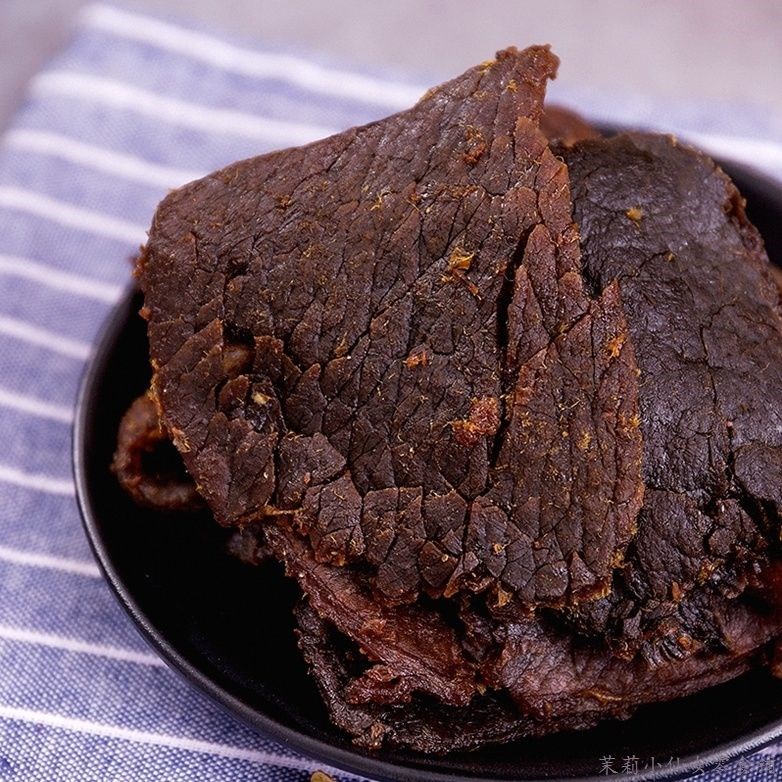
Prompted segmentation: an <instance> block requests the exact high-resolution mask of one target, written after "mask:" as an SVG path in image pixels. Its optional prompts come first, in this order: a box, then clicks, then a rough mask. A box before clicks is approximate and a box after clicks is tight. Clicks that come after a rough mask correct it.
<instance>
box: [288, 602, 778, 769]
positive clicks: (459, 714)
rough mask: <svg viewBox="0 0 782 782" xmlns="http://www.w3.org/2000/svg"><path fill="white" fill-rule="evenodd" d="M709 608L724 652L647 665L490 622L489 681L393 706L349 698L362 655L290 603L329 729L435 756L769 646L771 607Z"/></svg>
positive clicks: (647, 691) (654, 697) (722, 667)
mask: <svg viewBox="0 0 782 782" xmlns="http://www.w3.org/2000/svg"><path fill="white" fill-rule="evenodd" d="M712 609H713V613H714V616H717V617H719V621H720V622H721V625H722V627H723V631H724V634H725V637H726V640H727V643H728V647H727V648H726V650H725V651H722V652H708V651H702V652H699V653H698V654H696V655H693V656H690V657H689V658H688V659H687V660H684V661H681V660H673V661H671V660H668V661H666V662H663V663H661V664H660V665H658V666H656V667H654V668H649V667H648V666H647V665H646V664H645V663H644V662H643V660H642V659H641V658H637V659H635V660H633V661H627V660H622V659H619V658H611V657H610V656H609V655H607V654H606V652H605V650H603V649H601V648H599V647H595V646H589V645H584V644H579V643H577V642H574V641H573V639H571V638H568V637H567V636H563V635H562V634H559V633H557V632H555V631H552V630H546V629H545V628H543V627H542V626H541V625H540V623H538V622H532V621H531V622H526V623H512V624H509V625H504V626H501V627H499V628H496V629H495V633H496V634H497V636H498V638H500V639H501V641H500V648H501V652H500V653H499V655H498V656H496V657H495V658H493V659H491V660H489V661H488V662H487V663H486V664H485V665H484V666H483V669H484V674H485V675H486V677H487V679H489V680H491V681H492V684H491V685H490V686H489V688H488V689H487V690H485V691H484V692H483V694H478V695H476V696H475V697H474V698H473V699H472V701H471V702H470V704H469V705H468V706H466V707H458V708H457V707H453V706H448V705H445V704H443V703H442V702H439V701H437V700H434V699H432V698H428V697H427V696H422V695H421V694H420V693H416V694H415V695H413V696H412V697H411V698H410V699H409V700H407V701H405V702H404V703H396V704H394V703H384V702H383V701H382V700H379V699H376V700H374V701H372V702H364V701H362V702H357V701H356V700H355V699H351V698H350V697H349V693H350V692H351V685H352V684H353V683H355V681H356V679H357V677H359V678H360V677H361V676H362V674H361V671H362V669H363V668H365V667H366V665H367V663H366V660H365V659H364V655H363V654H362V653H361V652H360V651H359V650H358V648H357V647H356V646H355V644H351V643H350V642H346V641H345V639H343V638H341V637H340V636H339V634H335V632H334V630H333V629H332V626H331V625H330V623H328V621H327V620H324V619H323V618H321V617H320V616H319V615H318V613H317V612H316V611H314V610H312V607H311V606H309V605H308V604H307V603H306V601H305V602H304V603H302V605H300V606H299V607H298V608H297V610H296V619H297V623H298V627H299V630H298V634H299V646H300V648H301V650H302V652H303V654H304V657H305V660H306V661H307V663H308V665H309V667H310V671H311V673H312V675H313V676H314V678H315V680H316V682H317V684H318V688H319V690H320V692H321V695H322V697H323V699H324V701H325V703H326V705H327V707H328V709H329V714H330V716H331V718H332V720H333V721H334V723H335V724H336V725H337V726H338V727H340V728H342V729H343V730H345V731H346V732H348V733H349V734H350V735H352V736H353V737H354V740H355V741H356V742H357V743H358V744H361V745H364V746H367V747H370V748H377V747H379V746H381V745H382V744H383V743H389V744H395V745H397V746H404V747H409V748H411V749H414V750H417V751H419V752H429V753H439V754H443V753H446V752H453V751H459V750H473V749H477V748H478V747H481V746H483V745H485V744H492V743H501V742H506V741H511V740H513V739H515V738H520V737H522V736H535V735H543V734H546V733H550V732H552V731H556V730H581V729H585V728H589V727H592V726H594V725H595V724H597V723H598V722H600V721H601V720H603V719H606V718H607V717H614V718H618V719H623V718H626V717H628V716H629V715H630V714H631V713H632V712H633V711H634V710H635V709H636V708H637V707H638V706H639V705H641V704H643V703H651V702H659V701H665V700H670V699H673V698H678V697H682V696H684V695H686V694H688V693H691V692H696V691H698V690H700V689H703V688H705V687H711V686H715V685H717V684H720V683H721V682H724V681H727V680H729V679H731V678H733V677H734V676H736V675H738V674H740V673H742V672H743V671H746V670H747V669H748V668H749V667H751V666H752V665H753V664H758V662H762V661H763V660H764V655H765V654H767V653H771V650H766V648H765V645H766V644H767V643H768V642H769V641H770V640H771V639H773V638H774V636H775V635H777V634H778V633H779V631H780V627H781V624H780V623H781V622H782V617H781V616H780V614H779V613H778V612H773V611H772V612H767V611H763V610H755V609H752V608H750V607H748V606H747V605H745V604H743V603H741V602H738V601H729V600H725V599H722V600H720V601H718V602H716V603H715V604H714V605H713V606H712ZM465 618H466V619H467V621H468V622H469V621H470V619H469V616H467V615H465ZM506 690H507V691H509V692H510V693H511V695H512V696H513V697H514V698H515V699H516V701H517V705H514V703H513V701H511V700H509V699H508V698H507V693H506Z"/></svg>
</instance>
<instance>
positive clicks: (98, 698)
mask: <svg viewBox="0 0 782 782" xmlns="http://www.w3.org/2000/svg"><path fill="white" fill-rule="evenodd" d="M448 75H449V74H436V75H435V76H436V78H439V77H446V76H448ZM422 91H423V90H422V87H420V86H418V85H415V84H411V83H409V82H408V83H405V82H404V81H400V82H392V81H390V80H388V78H387V77H386V78H384V77H381V76H380V75H378V74H373V75H367V74H366V73H365V74H359V73H350V72H345V71H344V70H338V69H334V68H331V67H325V66H323V65H321V64H318V63H315V62H313V61H309V60H305V59H301V58H299V57H292V56H290V55H288V54H286V53H281V52H278V51H272V50H270V49H268V48H266V49H261V48H253V47H249V46H247V45H244V44H243V45H237V44H235V43H230V42H227V41H224V40H222V39H218V38H215V37H213V36H212V35H211V34H207V33H204V32H202V31H199V30H195V29H190V28H186V27H182V26H178V25H176V24H172V23H170V22H167V21H162V20H160V19H157V18H153V17H148V16H142V15H139V14H137V13H132V12H128V11H126V10H122V9H120V8H117V7H115V6H107V5H94V6H91V7H89V8H88V9H87V11H86V13H85V14H84V15H83V17H82V20H81V24H80V26H79V28H78V31H77V34H76V35H75V37H74V39H73V42H72V44H71V46H70V47H69V48H68V49H67V51H65V52H64V53H63V54H62V55H61V56H59V57H58V58H56V59H55V60H54V61H53V62H52V63H51V64H50V66H49V67H48V68H47V70H46V71H45V72H44V73H42V74H40V75H39V76H38V77H37V78H36V79H34V81H33V82H32V84H31V85H30V89H29V96H28V99H27V101H26V103H25V104H24V105H23V107H22V108H21V109H20V111H19V113H18V115H17V116H16V118H15V121H14V122H13V123H12V125H11V127H10V128H9V130H8V131H7V132H6V133H5V135H4V136H3V137H2V139H0V366H2V372H0V443H2V450H0V779H2V780H6V779H8V780H24V781H25V782H28V781H30V782H52V781H53V780H78V782H89V781H91V780H96V781H100V782H105V781H106V780H116V781H117V782H119V781H120V780H128V781H129V782H130V781H131V780H132V782H148V781H149V780H165V782H178V781H180V780H182V781H187V782H191V781H195V780H198V781H199V782H201V781H202V780H221V781H227V782H232V781H238V780H262V781H264V782H277V781H279V782H283V780H285V781H286V782H287V781H290V780H304V779H307V778H308V773H309V772H310V771H312V770H313V769H315V768H317V765H318V764H316V763H315V762H313V761H310V760H308V759H306V758H302V757H299V756H297V755H295V754H294V753H292V752H291V751H290V750H288V749H285V748H282V747H279V746H277V745H275V744H274V743H272V742H270V741H268V740H265V739H263V738H261V737H259V736H258V735H256V734H255V733H253V732H252V731H250V730H249V729H247V728H245V727H242V726H240V725H239V724H238V723H236V722H235V721H234V720H232V719H231V718H230V717H228V716H226V715H224V714H223V713H222V712H220V711H219V710H217V709H216V708H215V707H214V706H212V705H211V704H210V703H207V702H206V700H205V699H204V698H203V697H202V696H200V695H199V694H198V693H196V692H194V691H192V690H191V689H190V687H189V686H187V685H186V684H184V683H183V682H182V681H180V679H179V678H178V676H176V675H175V674H174V673H172V672H170V671H169V670H168V669H167V668H166V667H165V666H164V665H162V663H161V662H160V661H159V660H158V659H157V658H156V657H155V656H154V655H153V654H152V653H151V652H150V651H149V650H148V649H147V648H146V647H145V645H144V643H143V641H142V640H141V639H140V637H139V636H138V635H137V634H136V632H135V630H134V629H133V628H132V627H131V625H130V623H129V621H128V620H127V619H126V617H125V616H124V614H123V613H122V611H121V609H120V608H119V606H118V605H117V604H116V603H115V601H114V599H113V597H112V596H111V595H110V593H109V591H108V588H107V587H106V586H105V585H104V583H103V581H102V580H101V577H100V575H99V572H98V569H97V567H96V566H95V564H94V563H93V561H92V559H91V556H90V552H89V549H88V546H87V542H86V540H85V538H84V536H83V533H82V531H81V527H80V522H79V517H78V511H77V508H76V503H75V500H74V487H73V482H72V480H71V464H70V423H71V420H72V416H73V402H74V397H75V394H76V390H77V384H78V382H79V377H80V375H81V373H82V370H83V367H84V364H85V361H87V360H88V358H89V356H90V351H91V347H90V346H91V343H92V341H93V340H94V338H95V336H96V332H97V330H98V328H99V326H100V324H101V322H102V320H103V319H104V318H105V317H106V315H107V314H108V312H109V310H110V308H111V306H112V304H113V302H114V301H115V300H116V299H117V298H118V296H119V295H120V293H121V290H122V288H123V286H124V285H125V284H126V283H127V281H128V276H129V271H130V264H129V260H130V258H131V257H132V256H133V254H134V253H135V251H136V250H137V249H138V246H139V245H140V244H141V243H142V242H143V241H144V239H145V228H146V226H147V225H148V223H149V220H150V217H151V215H152V213H153V210H154V208H155V206H156V204H157V203H158V201H159V200H160V199H161V197H162V196H163V195H164V194H165V193H166V191H167V189H169V188H171V187H174V186H176V185H179V184H182V183H183V182H185V181H187V180H189V179H192V178H194V177H197V176H199V175H200V174H202V173H205V172H208V171H210V170H212V169H215V168H218V167H220V166H223V165H225V164H227V163H229V162H231V161H233V160H235V159H237V158H242V157H247V156H250V155H254V154H257V153H259V152H263V151H265V150H270V149H273V148H276V147H280V146H286V145H290V144H296V143H300V142H305V141H309V140H312V139H314V138H317V137H319V136H322V135H324V134H327V133H330V132H332V131H336V130H340V129H343V128H346V127H348V126H350V125H354V124H356V123H362V122H366V121H369V120H372V119H376V118H378V117H381V116H383V115H384V114H387V113H389V112H390V111H392V110H396V109H399V108H402V107H405V106H407V105H409V104H411V103H412V102H414V101H415V100H416V98H417V97H418V96H419V94H420V93H421V92H422ZM555 94H556V96H557V97H558V98H559V99H560V100H565V101H569V102H570V103H573V104H575V105H579V106H581V107H582V108H583V109H585V110H586V111H587V112H588V113H590V114H591V115H592V116H596V117H598V118H601V119H613V120H619V121H628V122H632V123H633V124H647V125H649V124H663V125H665V127H666V128H668V129H675V130H679V131H682V132H683V135H685V133H684V132H686V131H689V132H690V133H691V134H693V137H694V138H696V139H697V140H698V141H700V142H701V143H703V144H704V145H706V146H711V147H713V148H714V149H715V150H716V151H718V152H720V153H723V154H733V155H737V156H743V157H744V158H745V159H748V161H749V162H752V163H754V164H755V165H759V166H762V167H764V168H765V169H766V170H767V171H769V172H772V173H775V174H776V175H778V176H779V177H780V178H782V146H780V145H779V144H778V142H780V141H782V119H781V118H779V117H776V118H773V117H769V116H768V114H767V113H766V114H762V113H758V112H755V113H753V111H752V110H751V109H749V108H748V109H747V110H743V111H741V112H735V111H732V112H730V113H727V112H724V111H723V112H719V111H714V110H713V108H712V110H710V108H709V107H708V106H706V107H704V106H701V107H693V106H692V105H688V106H682V107H681V108H680V109H678V110H672V109H669V112H668V114H667V115H666V116H663V115H661V114H660V113H659V111H658V110H657V109H658V107H656V106H653V105H651V104H647V103H645V102H640V101H639V100H638V99H634V100H633V101H632V102H628V101H621V100H618V99H617V97H616V96H611V95H598V94H573V93H572V92H571V91H567V90H564V89H559V90H555ZM750 129H752V131H753V133H754V134H755V135H754V136H750V135H749V133H748V131H749V130H750ZM758 134H759V135H758ZM774 758H775V754H774V753H773V751H766V752H765V753H762V754H759V755H756V756H754V757H753V758H750V759H748V760H745V761H741V765H740V766H739V765H738V764H734V765H732V766H730V767H728V768H726V769H723V770H719V771H716V772H712V773H711V774H706V775H704V776H703V777H702V778H704V779H707V778H708V779H711V780H725V781H727V780H739V779H748V778H750V777H751V778H752V779H756V780H771V779H776V778H777V775H778V773H779V771H780V767H779V766H778V767H777V769H776V771H775V769H774V768H773V762H774ZM597 764H598V759H597V758H596V772H597V769H598V765H597ZM339 778H340V779H346V778H347V775H344V774H340V775H339Z"/></svg>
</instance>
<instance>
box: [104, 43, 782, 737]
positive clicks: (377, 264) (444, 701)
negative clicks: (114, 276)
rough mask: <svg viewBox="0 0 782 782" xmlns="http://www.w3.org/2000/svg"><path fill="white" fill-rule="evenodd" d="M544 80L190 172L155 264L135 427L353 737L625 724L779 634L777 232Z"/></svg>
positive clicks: (164, 221) (508, 62)
mask: <svg viewBox="0 0 782 782" xmlns="http://www.w3.org/2000/svg"><path fill="white" fill-rule="evenodd" d="M556 67H557V59H556V57H554V55H553V54H551V52H550V51H549V50H548V48H547V47H532V48H530V49H526V50H524V51H518V50H516V49H508V50H505V51H502V52H499V53H498V55H497V58H496V59H495V60H492V61H490V62H487V63H483V64H482V65H481V66H478V67H476V68H473V69H471V70H469V71H467V72H466V73H465V74H463V75H462V76H460V77H458V78H456V79H454V80H453V81H451V82H448V83H446V84H444V85H441V86H440V87H437V88H435V89H433V90H430V91H429V92H428V93H427V94H426V95H425V96H424V97H423V98H422V99H421V100H420V101H419V103H418V104H417V105H416V106H414V107H413V108H411V109H410V110H409V111H406V112H402V113H400V114H397V115H394V116H392V117H389V118H387V119H385V120H382V121H379V122H376V123H373V124H370V125H367V126H364V127H360V128H353V129H351V130H348V131H346V132H344V133H341V134H339V135H336V136H333V137H330V138H327V139H324V140H322V141H318V142H315V143H314V144H310V145H308V146H306V147H301V148H297V149H289V150H283V151H281V152H276V153H272V154H269V155H264V156H261V157H257V158H252V159H249V160H245V161H241V162H239V163H236V164H234V165H231V166H229V167H227V168H225V169H223V170H221V171H218V172H215V173H214V174H211V175H210V176H208V177H206V178H204V179H201V180H198V181H196V182H193V183H191V184H188V185H186V186H184V187H183V188H180V189H179V190H176V191H174V192H173V193H171V194H170V195H169V196H168V197H167V198H166V199H165V200H164V201H163V203H162V204H161V206H160V207H159V209H158V211H157V213H156V215H155V218H154V221H153V225H152V229H151V231H150V237H149V241H148V243H147V246H146V248H145V250H144V252H143V253H142V256H141V258H140V260H139V263H138V267H137V274H138V278H139V281H140V284H141V287H142V289H143V292H144V308H143V310H142V313H143V315H144V316H145V317H146V318H147V320H148V331H149V341H150V359H151V363H152V368H153V380H152V388H151V391H150V396H148V397H145V398H144V399H146V400H147V401H146V402H145V403H144V405H145V407H144V409H143V410H140V409H139V410H137V411H136V414H134V415H130V413H129V418H128V421H130V422H131V423H132V422H133V421H134V420H141V419H138V415H140V414H143V416H144V419H143V420H144V421H146V423H145V424H144V426H145V427H146V430H149V431H152V430H154V431H156V432H162V433H164V435H163V436H166V435H167V436H170V437H171V440H172V441H173V443H174V444H175V446H176V448H177V450H178V451H179V453H180V454H181V456H182V459H183V460H184V464H185V467H186V468H187V471H188V473H189V474H190V476H192V479H193V481H194V484H195V487H196V489H197V492H198V495H200V496H201V497H202V498H203V499H204V500H205V501H206V503H207V504H208V506H209V508H210V509H211V511H212V513H213V514H214V516H215V518H216V519H217V520H218V521H219V522H220V523H221V524H223V525H226V526H229V527H233V528H235V530H236V532H235V536H234V538H233V542H232V548H233V550H234V551H235V552H236V553H237V554H238V555H239V556H241V557H242V558H243V559H244V560H245V561H248V562H252V563H256V562H258V561H260V560H262V559H264V558H266V557H268V556H273V557H274V558H276V559H278V560H280V561H281V562H283V563H284V565H285V567H286V572H287V573H288V575H289V576H290V577H292V578H295V579H296V580H297V581H298V583H299V586H300V588H301V590H302V593H303V594H304V595H305V597H304V598H303V600H302V603H301V605H300V607H299V609H298V612H297V621H298V624H299V637H300V646H301V649H302V652H303V654H304V656H305V658H306V659H307V661H308V663H309V665H310V667H311V669H312V673H313V676H314V677H315V679H316V681H317V682H318V685H319V687H320V690H321V693H322V694H323V697H324V700H325V702H326V704H327V706H328V708H329V711H330V714H331V717H332V719H333V720H334V722H335V723H336V724H337V725H338V726H340V727H341V728H343V729H345V730H346V731H348V732H349V733H350V734H351V735H352V736H353V737H354V738H355V739H356V741H358V742H359V743H361V744H363V745H365V746H371V747H377V746H379V745H381V744H382V743H384V742H387V743H393V744H398V745H403V746H408V747H412V748H415V749H419V750H422V751H426V752H446V751H449V750H454V749H475V748H477V747H479V746H481V745H482V744H485V743H489V742H498V741H506V740H509V739H512V738H515V737H519V736H526V735H540V734H543V733H547V732H551V731H554V730H561V729H572V728H585V727H589V726H591V725H594V724H596V723H597V722H598V721H599V720H600V719H603V718H605V717H611V716H614V717H626V716H628V715H629V714H631V713H632V711H633V710H634V709H635V708H636V707H638V706H639V705H641V704H643V703H647V702H651V701H656V700H667V699H671V698H674V697H678V696H681V695H684V694H687V693H689V692H694V691H697V690H698V689H701V688H703V687H706V686H711V685H713V684H716V683H718V682H721V681H724V680H726V679H728V678H730V677H732V676H735V675H737V674H739V673H741V672H742V671H744V670H746V669H747V668H748V667H749V666H750V665H754V664H758V663H760V662H761V661H762V660H763V659H764V654H765V646H766V645H767V644H768V643H769V642H772V641H773V640H774V638H775V637H776V636H777V635H778V634H779V631H780V620H781V619H782V617H780V613H779V611H778V608H777V606H778V605H779V599H778V598H779V589H778V582H779V577H778V573H777V570H778V565H777V564H776V561H775V557H776V556H777V554H776V552H777V549H778V541H779V525H778V521H779V511H780V502H782V495H780V486H782V425H781V424H782V422H780V421H779V420H778V419H779V416H780V413H779V412H778V411H779V409H780V406H779V399H778V395H779V393H780V391H779V389H780V388H782V383H780V380H782V378H781V377H780V373H781V372H782V362H780V359H781V358H782V355H780V353H781V352H782V327H781V326H780V312H779V294H778V290H777V288H776V287H775V285H774V284H773V282H772V280H771V277H770V275H769V270H768V261H767V259H766V257H765V253H764V251H763V248H762V243H761V242H760V239H759V237H758V235H757V233H756V232H755V230H754V228H752V226H751V225H750V224H749V223H748V222H747V220H746V217H745V216H744V212H743V206H742V203H741V199H740V196H739V195H738V193H737V192H736V190H735V188H734V187H733V185H732V184H731V183H730V181H729V180H728V179H727V177H725V175H724V174H722V172H721V171H719V169H718V168H716V166H715V165H714V164H713V163H712V161H710V160H709V159H708V158H707V157H705V156H704V155H701V154H699V153H697V152H694V151H693V150H690V149H688V148H686V147H682V146H680V145H678V144H677V143H676V142H675V141H673V140H672V139H669V138H665V137H661V136H652V135H644V134H628V135H623V136H620V137H616V138H613V139H601V138H599V137H598V134H597V133H596V132H594V131H593V130H592V129H591V128H590V127H589V126H588V125H587V124H586V123H584V122H583V120H581V119H580V118H578V117H577V116H576V115H573V114H572V113H569V112H566V111H562V110H550V111H549V112H548V113H547V114H546V115H543V98H544V93H545V88H546V83H547V81H548V80H549V79H551V78H553V77H554V75H555V72H556ZM158 414H159V415H160V419H158V418H157V415H158ZM123 426H124V425H123ZM142 428H143V427H142ZM146 430H145V431H146ZM133 442H134V441H133V439H132V438H131V437H129V436H123V435H122V434H121V437H120V444H119V445H120V447H119V449H118V455H117V457H116V458H115V463H119V462H118V461H117V460H119V461H121V460H122V458H123V456H124V455H127V454H125V453H124V451H123V448H124V449H127V448H128V444H130V446H132V444H133ZM136 466H138V465H136ZM132 472H133V471H132V470H129V471H128V475H130V474H131V473H132ZM130 477H131V478H132V477H133V476H132V475H130ZM125 482H126V483H127V481H125ZM128 488H131V490H132V487H128ZM190 488H191V490H192V487H190ZM183 490H184V489H183ZM454 725H457V726H458V727H457V728H454Z"/></svg>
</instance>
